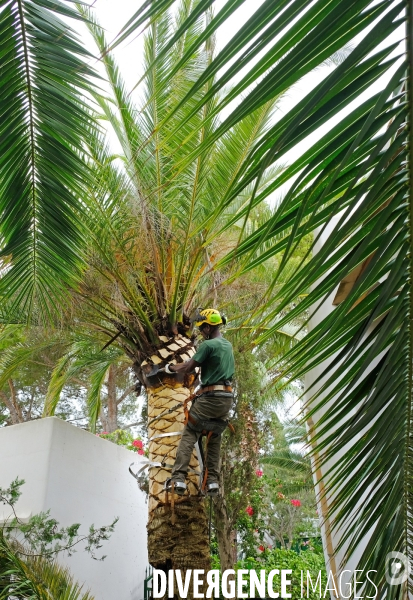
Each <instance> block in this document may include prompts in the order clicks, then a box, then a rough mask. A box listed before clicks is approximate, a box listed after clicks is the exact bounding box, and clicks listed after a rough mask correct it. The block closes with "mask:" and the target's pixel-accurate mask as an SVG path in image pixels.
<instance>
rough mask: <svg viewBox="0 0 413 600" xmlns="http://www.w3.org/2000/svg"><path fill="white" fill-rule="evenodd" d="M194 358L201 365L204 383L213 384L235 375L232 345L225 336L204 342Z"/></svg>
mask: <svg viewBox="0 0 413 600" xmlns="http://www.w3.org/2000/svg"><path fill="white" fill-rule="evenodd" d="M192 358H193V359H194V360H195V361H196V362H197V363H199V364H200V365H201V379H202V385H213V384H214V383H218V382H222V381H225V380H226V379H231V377H232V376H233V375H234V371H235V366H234V353H233V351H232V345H231V343H230V342H229V341H228V340H226V339H225V338H223V337H218V338H213V339H212V340H205V341H204V342H202V344H201V345H200V347H199V349H198V351H197V352H196V354H195V355H194V356H193V357H192Z"/></svg>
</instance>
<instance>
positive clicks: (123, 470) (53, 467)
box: [0, 417, 148, 600]
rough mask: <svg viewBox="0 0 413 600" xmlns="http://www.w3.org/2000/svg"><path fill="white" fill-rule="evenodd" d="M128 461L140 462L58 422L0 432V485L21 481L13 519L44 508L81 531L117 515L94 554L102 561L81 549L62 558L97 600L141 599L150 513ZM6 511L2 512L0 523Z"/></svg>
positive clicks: (49, 420) (39, 422) (53, 419)
mask: <svg viewBox="0 0 413 600" xmlns="http://www.w3.org/2000/svg"><path fill="white" fill-rule="evenodd" d="M131 462H135V463H139V462H140V457H139V456H138V455H137V454H135V453H132V452H130V451H129V450H126V449H124V448H121V447H119V446H116V445H115V444H112V443H111V442H108V441H107V440H103V439H100V438H99V437H97V436H95V435H93V434H91V433H88V432H86V431H84V430H82V429H79V428H77V427H74V426H73V425H70V424H69V423H66V422H65V421H62V420H60V419H57V418H56V417H51V418H47V419H40V420H37V421H31V422H28V423H22V424H20V425H13V426H11V427H4V428H1V429H0V487H8V486H9V485H10V482H11V481H12V480H13V479H15V478H16V476H18V477H19V478H20V479H24V480H25V482H26V483H25V484H24V485H23V486H22V488H21V490H22V496H21V498H20V500H19V501H18V503H17V505H16V512H17V514H18V516H21V517H22V518H27V517H28V516H30V515H31V514H36V513H39V512H41V511H45V510H48V509H50V511H51V516H52V517H54V518H56V519H57V520H58V521H59V522H60V523H61V525H63V526H67V525H70V524H72V523H81V524H82V527H81V529H80V531H87V529H88V527H89V525H91V524H92V523H93V524H94V525H95V526H102V525H108V524H110V523H111V522H112V521H113V519H114V517H116V516H118V517H120V518H119V521H118V523H117V525H116V528H115V531H114V533H113V534H112V536H111V538H110V540H109V541H107V542H104V546H103V547H102V548H101V549H100V552H101V554H100V556H101V555H103V554H106V555H107V558H106V559H105V560H104V561H103V562H100V561H99V562H98V561H95V560H93V559H92V558H91V557H90V556H89V554H87V553H85V552H83V551H82V550H78V552H76V553H75V554H74V555H73V556H72V557H62V558H61V559H60V562H61V563H63V564H65V565H67V566H68V567H69V568H70V570H71V572H72V574H73V575H74V577H75V578H76V579H77V580H78V581H79V582H81V583H84V584H85V588H87V589H90V590H91V592H92V594H94V595H95V596H96V600H115V599H116V600H142V599H143V579H144V576H145V575H144V573H145V567H146V566H147V565H148V556H147V544H146V522H147V511H148V508H147V504H146V498H145V494H144V493H143V492H141V490H139V488H138V486H137V483H136V481H135V480H134V479H133V478H132V477H131V475H130V474H129V472H128V467H129V465H130V463H131ZM9 512H10V509H8V510H7V509H5V508H4V507H0V520H2V519H4V518H5V516H7V514H8V513H9Z"/></svg>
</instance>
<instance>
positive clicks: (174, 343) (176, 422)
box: [139, 335, 210, 597]
mask: <svg viewBox="0 0 413 600" xmlns="http://www.w3.org/2000/svg"><path fill="white" fill-rule="evenodd" d="M161 340H162V341H163V342H164V344H165V345H164V346H163V347H161V348H157V349H156V351H155V352H154V354H153V355H151V356H150V357H149V358H148V359H147V361H144V363H142V365H140V367H139V368H140V372H141V374H142V373H145V372H146V374H148V373H149V372H150V371H151V369H152V368H153V365H158V366H163V365H164V364H165V363H166V362H182V361H183V360H188V359H189V358H190V357H192V356H193V354H194V352H195V350H194V347H193V343H192V342H191V340H189V339H188V338H185V337H184V336H180V335H179V336H177V337H175V338H174V339H172V340H168V338H162V337H161ZM144 380H145V383H146V389H147V393H148V419H149V422H151V420H152V419H154V418H155V417H158V416H159V415H163V416H162V417H160V418H159V419H157V420H156V421H154V422H153V423H151V425H150V426H149V431H148V436H149V460H150V462H155V463H163V464H165V467H162V466H161V467H158V466H157V467H150V468H149V516H148V553H149V561H150V563H151V565H153V566H154V567H155V568H158V569H164V570H168V569H183V570H186V569H205V570H208V569H209V568H210V552H209V540H208V521H207V515H206V510H205V506H204V501H203V499H202V497H201V496H200V495H199V492H200V489H199V487H200V486H199V483H200V478H199V472H200V467H199V463H198V459H197V454H196V452H195V450H194V452H193V454H192V458H191V462H190V468H191V469H194V470H195V471H197V472H198V474H196V473H191V472H190V473H189V474H188V479H187V485H188V492H189V493H188V494H187V495H185V496H183V497H179V496H176V495H174V497H173V498H171V494H169V495H168V497H167V495H166V493H165V491H164V489H163V488H164V483H165V480H166V479H167V478H168V477H170V476H171V470H170V468H169V469H168V468H167V465H173V463H174V461H175V456H176V450H177V447H178V444H179V441H180V438H181V436H180V435H179V434H180V433H181V432H182V430H183V427H184V418H185V417H184V410H183V407H182V403H183V402H184V401H185V400H186V398H188V396H190V395H191V394H192V392H193V389H194V383H195V376H194V375H191V376H189V377H188V376H186V377H185V378H184V377H182V376H178V375H172V376H170V375H166V374H165V373H162V374H159V375H157V376H156V377H149V378H146V377H145V376H144ZM177 405H178V406H177ZM189 406H190V405H188V408H189ZM170 409H173V410H172V411H171V412H170V413H169V414H166V415H164V414H163V413H165V412H167V411H169V410H170ZM191 587H192V586H191ZM188 597H190V596H188Z"/></svg>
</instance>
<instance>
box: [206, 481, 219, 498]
mask: <svg viewBox="0 0 413 600" xmlns="http://www.w3.org/2000/svg"><path fill="white" fill-rule="evenodd" d="M218 494H219V484H218V483H207V486H206V495H207V496H218Z"/></svg>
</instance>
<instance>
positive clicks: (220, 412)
mask: <svg viewBox="0 0 413 600" xmlns="http://www.w3.org/2000/svg"><path fill="white" fill-rule="evenodd" d="M212 394H214V395H212ZM232 400H233V396H232V394H231V395H228V394H227V395H225V396H224V395H220V394H218V393H214V392H208V393H207V394H203V395H201V396H199V397H198V398H197V399H196V401H195V402H194V403H193V404H192V406H191V410H190V411H189V413H190V415H191V416H193V417H194V418H195V419H197V420H199V419H201V420H204V419H227V418H228V414H229V411H230V409H231V404H232ZM200 436H201V431H195V430H194V429H193V425H190V424H189V423H188V424H187V425H185V428H184V430H183V432H182V437H181V441H180V443H179V446H178V450H177V451H176V459H175V464H174V466H173V469H172V480H173V481H185V478H186V474H187V472H188V466H189V461H190V460H191V456H192V452H193V449H194V445H195V444H196V443H197V441H198V440H199V438H200ZM220 450H221V436H220V435H212V436H211V437H210V439H209V442H208V448H207V451H206V466H207V468H208V481H207V483H219V454H220Z"/></svg>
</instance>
